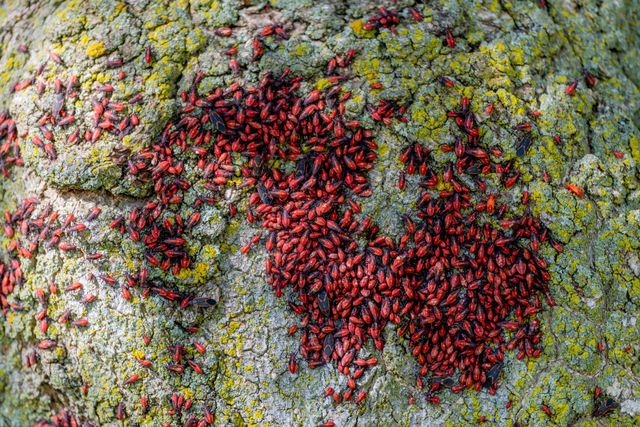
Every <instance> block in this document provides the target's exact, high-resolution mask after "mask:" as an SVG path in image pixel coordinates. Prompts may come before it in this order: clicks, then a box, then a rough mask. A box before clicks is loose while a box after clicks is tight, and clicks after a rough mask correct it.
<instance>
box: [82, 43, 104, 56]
mask: <svg viewBox="0 0 640 427" xmlns="http://www.w3.org/2000/svg"><path fill="white" fill-rule="evenodd" d="M106 51H107V50H106V49H105V47H104V42H96V43H92V44H90V45H89V46H87V56H88V57H90V58H98V57H100V56H102V55H104V54H105V52H106Z"/></svg>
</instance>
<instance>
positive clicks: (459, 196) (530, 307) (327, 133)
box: [112, 71, 557, 402]
mask: <svg viewBox="0 0 640 427" xmlns="http://www.w3.org/2000/svg"><path fill="white" fill-rule="evenodd" d="M201 78H202V74H198V75H197V76H196V78H195V79H194V82H193V85H192V86H191V88H190V90H189V91H188V92H184V93H183V94H182V100H183V102H184V106H183V108H182V109H181V111H180V113H179V115H178V116H177V117H176V118H175V120H173V121H172V122H170V123H168V124H167V125H166V127H165V128H164V131H163V132H162V134H161V136H160V138H159V141H158V142H157V143H156V144H154V145H153V146H152V147H151V148H149V149H146V150H143V151H142V152H140V153H138V154H136V155H135V156H134V157H133V159H132V160H131V162H130V163H129V167H128V172H129V173H130V174H131V175H133V176H137V177H146V178H148V179H151V180H152V182H153V184H154V189H155V192H156V194H157V196H158V197H157V199H156V200H155V201H152V202H149V203H148V204H147V205H146V206H145V207H144V208H142V209H134V210H133V211H132V212H131V213H130V215H129V218H128V219H125V218H124V217H122V218H117V219H116V220H115V221H114V222H113V223H112V227H113V228H117V229H119V230H120V231H121V232H123V233H127V235H128V236H129V237H130V238H131V239H133V240H134V241H142V242H144V244H145V245H146V247H147V253H146V259H147V262H148V263H149V264H150V265H151V266H153V267H159V268H161V269H164V270H171V271H172V272H173V273H174V274H178V273H179V272H180V270H181V269H183V268H187V267H188V266H189V265H190V258H189V255H188V251H187V250H186V247H187V246H188V239H189V236H188V234H189V233H188V230H190V229H191V228H192V227H194V226H196V225H197V224H198V222H199V221H200V214H199V213H198V208H199V207H200V206H201V205H202V204H205V203H218V202H219V201H220V200H221V198H222V196H223V193H224V190H225V188H227V187H228V186H230V185H235V184H232V181H234V180H235V181H236V182H237V179H238V178H240V182H239V184H237V188H238V189H246V190H247V191H248V192H249V197H248V206H247V208H246V215H247V220H248V221H249V222H250V223H257V224H259V225H260V227H261V228H262V230H263V231H262V232H261V233H260V234H258V235H256V236H255V237H254V238H253V239H251V241H249V242H248V243H247V244H246V245H245V246H244V247H243V248H242V252H243V253H246V252H248V251H249V250H250V248H251V247H252V246H253V245H255V244H257V243H258V242H259V241H262V242H264V245H265V248H266V250H267V253H268V259H267V261H266V272H267V274H268V279H269V283H270V285H271V286H272V287H273V289H274V291H275V293H276V295H277V296H278V297H280V296H281V295H283V292H285V290H287V289H289V295H291V300H290V303H289V305H290V307H291V309H292V311H293V312H294V313H296V314H297V315H298V316H300V318H301V320H300V323H299V325H294V326H292V328H291V329H290V330H289V332H290V334H295V333H296V332H298V331H299V332H300V355H301V356H302V358H304V359H305V360H307V361H308V363H309V366H310V367H317V366H321V365H324V364H326V363H333V364H335V365H336V366H337V369H338V370H339V371H340V372H342V373H343V374H344V375H345V376H347V378H348V381H347V388H346V390H345V391H343V392H342V393H338V392H336V391H333V389H332V391H331V393H330V394H331V396H332V397H333V399H334V400H336V401H342V400H350V399H351V398H352V396H354V393H355V392H356V390H357V383H356V382H357V380H359V379H360V378H361V377H362V376H363V374H364V373H365V371H366V369H367V368H369V367H372V366H375V365H376V364H377V359H376V358H375V357H364V356H362V354H364V352H363V348H364V347H365V346H366V345H367V343H368V342H372V343H373V345H374V346H375V348H376V349H378V350H382V348H383V347H384V339H385V338H384V330H385V327H386V325H387V324H388V323H390V322H391V323H393V324H395V325H397V327H398V332H399V333H400V335H402V336H405V337H406V338H407V340H408V342H409V344H410V346H411V348H412V353H413V355H414V356H415V357H416V358H417V360H418V362H419V364H420V365H421V369H420V375H419V378H418V384H419V385H423V378H429V381H430V383H431V385H430V391H429V393H435V391H437V390H438V389H439V388H441V387H448V388H450V389H452V390H453V391H460V390H462V389H464V388H474V389H476V390H480V389H481V388H483V387H485V388H488V389H489V390H490V391H491V392H493V391H495V389H496V387H497V383H498V376H499V373H500V368H501V366H502V361H503V359H504V354H505V352H506V351H507V350H516V349H517V350H518V358H523V357H524V356H525V355H526V356H530V357H537V356H539V355H540V353H541V349H540V347H539V343H540V336H541V334H540V331H539V321H538V320H537V319H536V318H535V316H536V313H538V312H540V311H541V310H542V309H543V306H542V302H541V298H542V297H546V298H547V300H548V302H549V304H552V303H553V301H552V299H551V297H550V295H549V289H548V287H547V282H548V280H549V274H548V272H547V270H546V263H545V261H544V260H543V259H542V258H541V257H540V256H538V255H537V254H536V253H537V251H538V249H539V246H540V244H542V243H544V242H546V241H549V240H550V236H549V233H548V230H547V229H546V228H545V227H544V226H543V225H541V224H540V223H539V221H537V220H535V219H534V218H532V217H530V216H528V215H524V216H521V217H518V216H515V215H510V211H509V208H508V206H507V205H506V204H504V203H502V204H500V201H499V198H498V196H497V195H495V194H489V195H487V197H486V200H483V201H481V202H478V203H474V197H472V196H474V195H475V194H476V193H480V194H481V193H483V192H484V191H485V190H486V184H485V183H484V182H483V180H482V176H483V175H497V176H498V177H499V179H500V180H501V182H502V183H503V185H504V186H505V187H507V188H509V187H512V186H513V185H515V183H516V182H517V180H518V178H519V176H520V175H519V173H517V171H516V170H515V167H514V164H513V162H512V161H511V162H502V163H500V162H497V161H495V160H494V159H495V158H499V157H500V156H501V155H502V153H501V152H500V151H499V150H497V149H493V150H488V149H486V148H484V147H483V146H482V144H481V142H480V132H479V130H478V128H477V124H476V121H475V118H474V115H473V113H471V111H470V103H469V101H468V100H467V99H463V101H462V107H461V109H460V110H459V111H452V112H450V113H449V116H450V117H451V118H452V119H454V120H455V122H456V123H457V124H458V126H459V128H460V129H461V131H462V132H463V134H464V136H463V137H461V138H460V139H459V140H458V142H456V144H455V145H454V146H445V147H442V150H443V151H448V152H452V154H453V155H454V156H455V158H456V160H455V162H452V163H450V164H449V165H448V166H447V167H446V168H445V170H444V171H442V172H440V173H438V172H436V171H434V170H432V165H431V162H430V153H429V149H428V148H426V147H424V146H422V145H420V144H413V145H411V146H410V147H408V148H407V149H406V151H405V152H404V153H403V155H402V159H401V160H402V161H403V162H404V163H405V166H406V173H407V174H409V175H414V174H417V175H420V176H421V177H422V181H421V183H420V187H421V188H422V189H423V190H422V193H421V194H420V196H419V198H418V201H417V208H418V211H417V219H416V220H415V221H414V220H412V219H411V218H410V217H409V216H406V217H405V226H406V233H405V234H404V235H403V236H402V237H401V238H400V239H399V241H398V240H396V239H394V238H393V237H391V236H386V235H383V234H382V233H380V231H379V228H378V226H377V225H376V224H374V222H373V221H372V219H371V218H368V217H367V218H362V215H361V205H360V203H359V200H360V199H361V198H366V197H369V196H371V194H372V188H371V186H370V184H369V182H368V176H367V175H368V171H369V170H371V169H372V167H373V165H374V162H375V160H376V158H377V152H376V149H377V145H376V143H375V141H374V134H373V132H372V131H371V130H368V129H364V128H363V127H362V126H361V124H360V123H359V122H358V121H354V120H348V119H347V118H346V116H345V102H346V101H347V100H348V98H349V96H350V93H349V92H348V91H346V90H344V89H342V88H341V87H340V86H338V85H337V84H335V85H334V86H333V87H331V88H329V89H327V90H323V91H319V90H314V91H311V92H309V93H307V94H306V95H299V94H298V92H299V88H300V83H301V79H300V78H299V77H293V76H291V73H290V72H289V71H285V72H284V73H283V74H282V75H279V76H276V75H274V74H272V73H267V74H265V75H264V77H263V78H262V80H261V81H260V82H259V84H258V85H257V86H256V87H247V88H245V87H243V86H241V85H239V84H237V83H235V84H233V85H231V86H229V87H227V88H218V89H216V90H214V91H213V92H212V93H210V94H207V95H201V94H199V93H198V83H199V81H200V79H201ZM397 109H398V107H396V106H395V105H394V104H392V103H391V102H390V101H384V102H382V103H381V104H380V106H379V107H378V108H377V109H371V113H372V115H376V116H378V118H377V119H376V120H380V121H383V122H385V123H391V119H392V118H394V117H397V114H398V111H397ZM403 111H404V110H401V112H403ZM382 116H383V117H382ZM383 118H384V120H383ZM400 119H402V118H401V117H400ZM187 164H188V165H189V168H190V167H191V166H195V168H196V170H199V171H200V172H199V175H198V178H197V179H196V180H195V181H194V179H193V177H191V178H189V179H187V178H186V173H185V170H186V169H187ZM194 186H197V187H198V188H202V189H205V190H206V193H204V194H202V195H201V196H199V197H198V198H197V199H196V202H195V204H194V206H193V208H195V211H194V212H193V213H191V214H190V215H189V216H188V217H185V218H187V219H183V218H182V216H181V214H180V212H181V211H182V210H183V209H185V206H184V195H185V192H186V191H188V190H190V189H191V188H192V187H194ZM403 186H404V184H403ZM187 208H189V207H187ZM229 209H230V214H231V215H232V216H233V215H235V213H236V208H235V206H234V205H229ZM508 215H509V218H508V219H507V216H508ZM490 217H494V218H495V221H497V222H499V221H502V222H501V223H500V224H497V225H496V224H494V222H495V221H494V222H491V221H490V220H489V218H490ZM525 241H528V242H529V247H526V246H525V244H524V242H525ZM556 245H557V243H556ZM160 294H161V296H164V297H165V298H168V299H174V300H180V301H181V302H182V304H183V305H185V304H188V302H187V303H185V299H184V296H182V295H180V294H178V293H175V292H172V291H168V290H165V291H164V293H160ZM507 335H509V336H507ZM288 365H289V369H290V370H291V371H292V372H297V369H298V364H297V360H296V357H295V355H294V356H292V357H290V359H289V363H288ZM456 375H457V376H458V377H457V381H456V380H454V379H453V377H454V376H456ZM365 396H366V391H364V390H360V391H359V392H358V394H357V396H356V398H355V400H356V401H361V400H362V399H364V397H365ZM429 396H430V399H431V400H432V401H434V402H435V401H437V400H438V398H437V396H435V395H431V394H430V395H429Z"/></svg>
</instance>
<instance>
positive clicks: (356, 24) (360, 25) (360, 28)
mask: <svg viewBox="0 0 640 427" xmlns="http://www.w3.org/2000/svg"><path fill="white" fill-rule="evenodd" d="M364 25H365V22H364V21H363V20H362V19H358V20H357V21H352V22H351V23H350V24H349V27H351V30H352V31H353V33H354V34H355V35H356V36H358V37H364V38H371V37H373V31H371V30H369V31H368V30H365V29H364Z"/></svg>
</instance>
